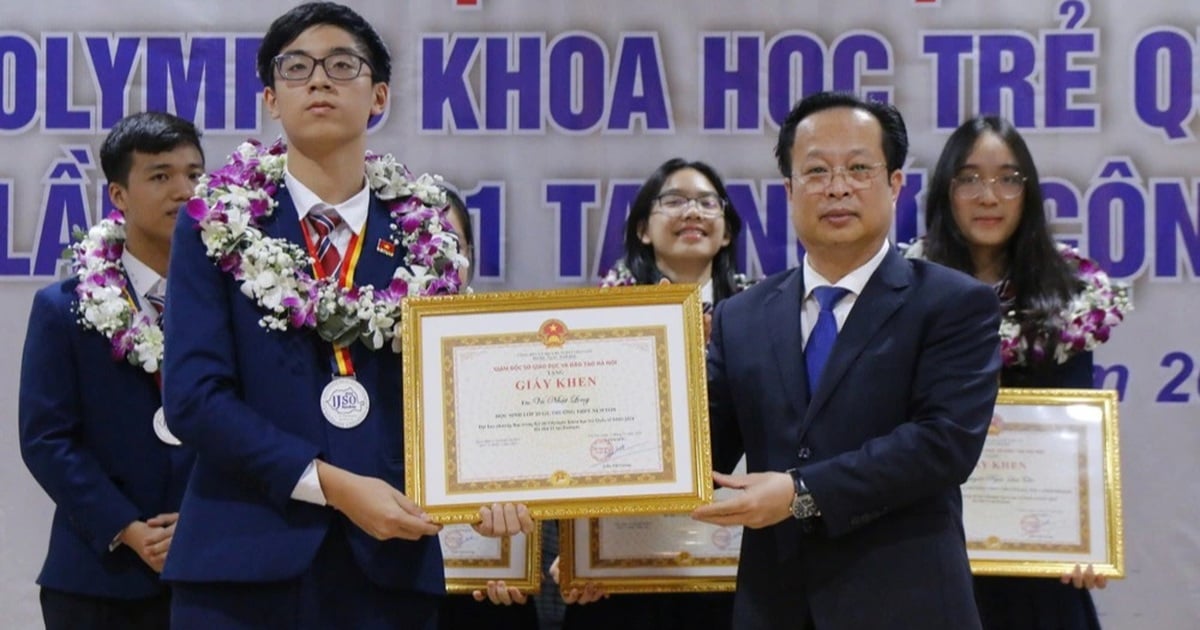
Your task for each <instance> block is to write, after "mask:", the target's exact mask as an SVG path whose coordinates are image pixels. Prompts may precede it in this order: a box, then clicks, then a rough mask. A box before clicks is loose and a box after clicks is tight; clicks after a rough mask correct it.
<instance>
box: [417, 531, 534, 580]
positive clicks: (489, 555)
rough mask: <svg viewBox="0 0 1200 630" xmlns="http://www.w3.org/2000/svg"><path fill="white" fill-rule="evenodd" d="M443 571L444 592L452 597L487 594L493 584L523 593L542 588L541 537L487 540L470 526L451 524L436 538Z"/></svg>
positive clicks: (522, 535)
mask: <svg viewBox="0 0 1200 630" xmlns="http://www.w3.org/2000/svg"><path fill="white" fill-rule="evenodd" d="M438 542H439V544H440V545H441V547H442V562H443V565H444V567H445V571H446V592H447V593H449V594H451V595H463V594H467V595H469V594H471V593H472V592H474V591H486V590H487V584H488V582H489V581H493V580H503V581H504V585H505V586H507V587H509V588H515V589H518V590H520V591H521V592H523V593H537V592H538V591H539V590H541V588H542V570H541V569H542V534H541V530H540V528H536V527H535V528H534V530H533V531H532V532H530V533H528V534H517V535H515V536H504V537H496V538H489V537H487V536H483V535H482V534H479V533H477V532H476V531H475V530H474V529H473V528H472V527H471V526H470V525H465V524H452V525H447V526H445V527H443V528H442V531H441V532H440V533H439V534H438Z"/></svg>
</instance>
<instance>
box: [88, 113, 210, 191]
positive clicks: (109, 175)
mask: <svg viewBox="0 0 1200 630" xmlns="http://www.w3.org/2000/svg"><path fill="white" fill-rule="evenodd" d="M182 145H191V146H193V147H196V150H197V151H199V152H200V159H201V161H202V162H203V160H204V149H203V148H201V147H200V131H199V130H197V129H196V126H195V125H193V124H192V123H190V122H188V121H186V120H184V119H182V118H180V117H178V116H176V115H174V114H168V113H165V112H140V113H137V114H130V115H129V116H126V117H125V118H122V119H121V120H119V121H117V124H115V125H113V128H112V131H110V132H109V133H108V136H107V137H105V138H104V143H103V144H101V145H100V167H101V168H102V169H103V170H104V177H105V178H106V179H107V180H108V181H109V182H112V183H116V184H120V185H122V186H128V185H129V170H130V169H131V168H133V154H134V152H135V151H136V152H138V153H149V154H157V153H165V152H167V151H174V150H175V149H177V148H179V147H180V146H182Z"/></svg>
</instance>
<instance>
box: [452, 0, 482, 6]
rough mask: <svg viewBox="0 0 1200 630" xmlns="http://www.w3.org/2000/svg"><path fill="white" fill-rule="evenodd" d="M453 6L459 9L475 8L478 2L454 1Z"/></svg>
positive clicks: (467, 0) (476, 0) (469, 0)
mask: <svg viewBox="0 0 1200 630" xmlns="http://www.w3.org/2000/svg"><path fill="white" fill-rule="evenodd" d="M454 4H455V6H460V7H477V6H479V0H454Z"/></svg>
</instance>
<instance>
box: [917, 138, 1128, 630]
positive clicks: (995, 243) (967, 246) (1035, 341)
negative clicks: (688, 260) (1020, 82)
mask: <svg viewBox="0 0 1200 630" xmlns="http://www.w3.org/2000/svg"><path fill="white" fill-rule="evenodd" d="M925 227H926V235H925V239H924V241H923V242H918V243H917V244H915V245H913V246H912V247H910V248H909V250H908V252H907V255H909V256H914V257H924V258H927V259H929V260H932V261H934V262H938V263H941V264H943V265H946V266H949V267H953V268H955V269H958V270H960V271H963V272H965V273H969V274H971V275H973V276H975V277H976V278H978V279H979V280H982V281H983V282H987V283H989V284H992V285H993V286H995V288H996V292H997V293H998V294H999V296H1000V301H1001V308H1002V309H1003V310H1004V313H1005V315H1004V319H1003V321H1002V323H1001V330H1000V333H1001V334H1000V336H1001V355H1002V358H1003V360H1004V368H1003V371H1002V372H1001V385H1002V386H1004V387H1042V388H1091V387H1092V386H1093V385H1092V352H1091V351H1092V349H1093V348H1095V347H1096V346H1098V345H1100V344H1101V343H1104V342H1105V341H1107V340H1108V335H1109V330H1110V329H1111V327H1112V326H1115V325H1116V324H1118V323H1120V321H1121V320H1122V318H1123V316H1124V313H1125V311H1127V310H1128V308H1129V305H1128V301H1127V300H1126V299H1125V294H1124V292H1123V291H1122V290H1119V289H1116V288H1114V287H1113V286H1112V285H1111V284H1110V283H1109V281H1108V277H1107V276H1106V275H1105V273H1104V272H1103V271H1101V270H1100V268H1099V266H1098V265H1097V264H1096V263H1095V262H1093V261H1091V260H1088V259H1086V258H1083V257H1082V256H1081V255H1080V254H1079V253H1078V252H1077V251H1075V250H1074V249H1073V248H1071V247H1068V246H1066V245H1061V244H1056V243H1055V242H1054V241H1053V240H1052V239H1051V237H1050V233H1049V230H1048V228H1047V226H1046V217H1045V213H1044V211H1043V207H1042V193H1041V187H1040V184H1039V180H1038V173H1037V168H1036V167H1035V166H1034V163H1033V158H1032V156H1031V155H1030V153H1029V149H1028V147H1027V146H1026V144H1025V141H1024V140H1023V139H1022V138H1021V135H1020V134H1019V133H1018V132H1017V130H1016V129H1015V128H1014V127H1013V126H1012V125H1011V124H1010V123H1009V122H1008V121H1006V120H1003V119H1001V118H997V117H993V116H983V117H976V118H972V119H971V120H968V121H967V122H965V123H963V124H962V125H961V126H960V127H959V128H958V129H957V130H956V131H955V132H954V133H953V134H952V135H951V136H950V138H949V139H948V140H947V141H946V146H945V148H944V149H943V150H942V154H941V157H940V158H939V159H938V163H937V166H936V167H935V169H934V172H933V176H932V178H931V180H930V185H929V193H928V197H927V203H926V207H925ZM1105 583H1106V580H1105V578H1104V577H1103V576H1095V575H1093V573H1092V568H1091V566H1088V567H1087V570H1081V569H1080V568H1079V567H1077V568H1076V570H1075V572H1074V573H1068V574H1066V575H1063V576H1062V579H1061V580H1046V579H1039V578H1017V577H976V578H975V591H976V592H975V597H976V601H977V603H978V606H979V613H980V616H981V618H982V621H983V627H984V628H985V629H989V630H991V629H1000V628H1013V629H1017V628H1021V629H1030V628H1035V629H1036V628H1054V629H1058V628H1063V629H1069V630H1075V629H1091V628H1099V627H1100V624H1099V621H1098V619H1097V616H1096V609H1095V606H1094V605H1093V603H1092V597H1091V595H1090V593H1089V592H1088V589H1090V588H1093V587H1095V588H1104V586H1105Z"/></svg>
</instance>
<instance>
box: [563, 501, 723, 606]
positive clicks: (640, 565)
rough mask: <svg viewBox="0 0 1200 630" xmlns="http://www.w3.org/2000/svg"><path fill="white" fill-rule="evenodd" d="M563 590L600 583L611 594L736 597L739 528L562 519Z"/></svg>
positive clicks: (674, 521) (674, 520) (671, 520)
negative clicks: (722, 594) (729, 594)
mask: <svg viewBox="0 0 1200 630" xmlns="http://www.w3.org/2000/svg"><path fill="white" fill-rule="evenodd" d="M558 527H559V531H558V541H559V542H558V544H559V561H558V570H559V583H560V584H561V588H562V589H563V590H564V591H567V590H570V589H572V588H576V587H578V588H583V586H584V585H585V584H587V583H589V582H594V583H596V584H599V585H600V586H601V588H603V589H604V591H605V592H608V593H613V594H617V593H713V592H732V591H733V590H734V589H735V588H736V586H737V568H738V558H739V553H738V551H739V549H740V547H741V533H742V528H741V527H720V526H717V525H709V524H707V523H700V522H698V521H693V520H692V519H691V518H689V517H688V516H687V515H677V516H664V515H659V516H633V517H607V518H584V519H574V520H563V521H559V523H558Z"/></svg>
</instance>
